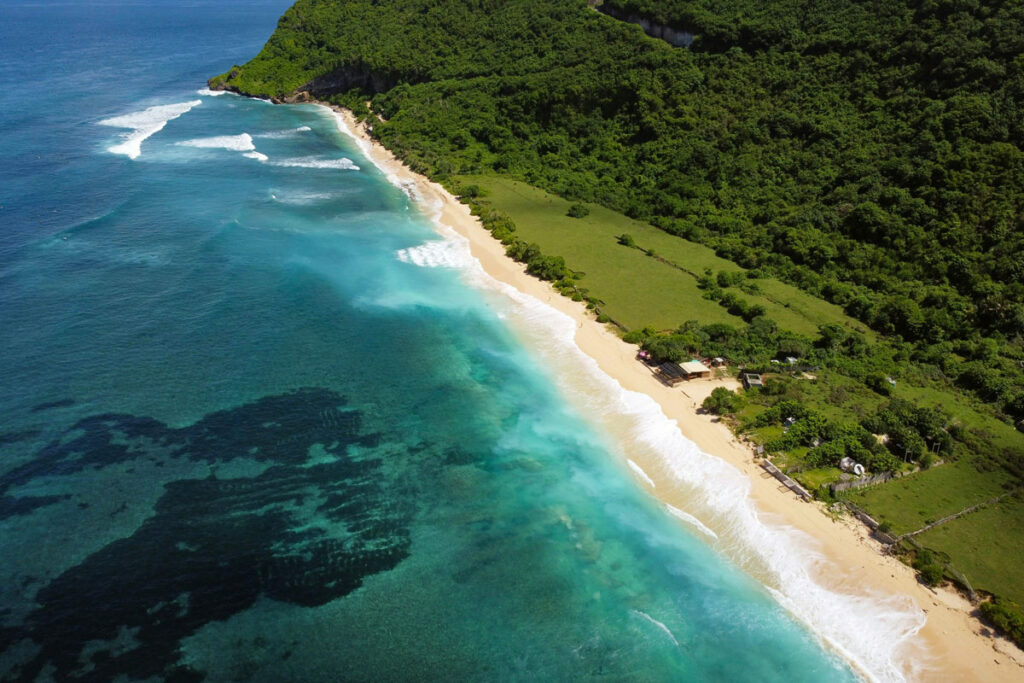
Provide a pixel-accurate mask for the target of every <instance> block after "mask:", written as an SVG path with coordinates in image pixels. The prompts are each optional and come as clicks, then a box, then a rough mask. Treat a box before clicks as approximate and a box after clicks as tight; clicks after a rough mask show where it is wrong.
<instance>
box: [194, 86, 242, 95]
mask: <svg viewBox="0 0 1024 683" xmlns="http://www.w3.org/2000/svg"><path fill="white" fill-rule="evenodd" d="M196 94H197V95H202V96H203V97H220V96H221V95H234V94H235V93H233V92H231V91H230V90H210V89H209V88H200V89H199V90H196Z"/></svg>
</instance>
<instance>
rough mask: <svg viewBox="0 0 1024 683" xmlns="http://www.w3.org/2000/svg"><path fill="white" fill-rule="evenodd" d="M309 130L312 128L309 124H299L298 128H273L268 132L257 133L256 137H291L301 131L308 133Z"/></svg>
mask: <svg viewBox="0 0 1024 683" xmlns="http://www.w3.org/2000/svg"><path fill="white" fill-rule="evenodd" d="M311 130H312V128H310V127H309V126H299V127H298V128H288V129H286V130H275V131H271V132H269V133H257V134H256V137H258V138H268V139H276V138H293V137H295V136H296V135H299V134H301V133H308V132H309V131H311Z"/></svg>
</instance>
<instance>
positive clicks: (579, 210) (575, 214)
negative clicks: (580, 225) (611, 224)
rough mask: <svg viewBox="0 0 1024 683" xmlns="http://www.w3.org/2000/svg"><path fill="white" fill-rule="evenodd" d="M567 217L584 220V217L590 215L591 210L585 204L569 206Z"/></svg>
mask: <svg viewBox="0 0 1024 683" xmlns="http://www.w3.org/2000/svg"><path fill="white" fill-rule="evenodd" d="M566 215H567V216H571V217H572V218H583V217H584V216H589V215H590V209H588V208H587V207H586V205H584V204H580V203H576V204H572V205H571V206H569V210H568V211H567V212H566Z"/></svg>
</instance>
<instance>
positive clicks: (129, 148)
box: [99, 100, 203, 159]
mask: <svg viewBox="0 0 1024 683" xmlns="http://www.w3.org/2000/svg"><path fill="white" fill-rule="evenodd" d="M202 103H203V101H202V100H192V101H190V102H179V103H177V104H160V105H157V106H155V107H149V108H147V109H143V110H142V111H137V112H134V113H131V114H124V115H123V116H115V117H113V118H109V119H104V120H103V121H100V122H99V125H101V126H112V127H114V128H131V129H132V131H131V132H130V133H127V134H126V135H125V136H124V142H122V143H120V144H117V145H113V146H112V147H108V148H107V151H109V152H111V153H113V154H125V155H127V156H128V158H129V159H137V158H138V156H139V155H140V154H141V153H142V143H143V141H144V140H146V138H148V137H150V136H152V135H154V134H156V133H159V132H160V131H161V130H163V128H164V126H166V125H167V122H168V121H173V120H174V119H176V118H178V117H179V116H181V115H182V114H184V113H186V112H188V111H189V110H190V109H192V107H198V106H199V105H200V104H202Z"/></svg>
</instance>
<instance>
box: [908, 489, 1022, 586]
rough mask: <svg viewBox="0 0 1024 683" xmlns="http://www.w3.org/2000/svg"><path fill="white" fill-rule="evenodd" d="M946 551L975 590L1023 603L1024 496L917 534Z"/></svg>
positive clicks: (926, 541)
mask: <svg viewBox="0 0 1024 683" xmlns="http://www.w3.org/2000/svg"><path fill="white" fill-rule="evenodd" d="M917 540H918V542H920V543H921V544H922V545H924V546H925V547H927V548H931V549H932V550H937V551H939V552H942V553H945V554H946V555H948V556H949V557H950V558H951V559H952V564H953V567H955V568H956V569H958V570H959V571H961V572H963V573H964V574H965V575H966V576H967V578H968V580H969V581H970V582H971V584H972V586H973V587H974V589H975V590H984V591H988V592H990V593H995V594H996V595H1000V596H1003V597H1006V598H1009V599H1010V600H1013V601H1014V602H1016V603H1017V604H1018V605H1024V563H1022V562H1021V548H1024V498H1022V497H1021V496H1020V494H1018V495H1017V496H1013V497H1010V498H1005V499H1003V500H1002V501H1000V502H999V503H998V504H997V505H993V506H990V507H987V508H984V509H981V510H978V511H977V512H974V513H971V514H969V515H966V516H964V517H961V518H960V519H956V520H953V521H952V522H949V523H947V524H943V525H941V526H938V527H935V528H934V529H932V530H931V531H928V532H926V533H923V534H921V535H920V536H917Z"/></svg>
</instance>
